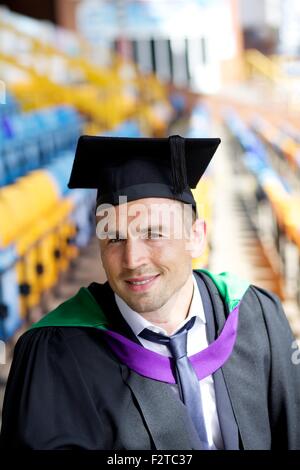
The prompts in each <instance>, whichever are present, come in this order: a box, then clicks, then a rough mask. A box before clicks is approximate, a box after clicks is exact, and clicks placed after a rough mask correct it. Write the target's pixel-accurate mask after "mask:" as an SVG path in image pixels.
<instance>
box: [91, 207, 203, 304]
mask: <svg viewBox="0 0 300 470" xmlns="http://www.w3.org/2000/svg"><path fill="white" fill-rule="evenodd" d="M96 222H97V236H98V238H99V243H100V252H101V259H102V263H103V267H104V270H105V272H106V275H107V279H108V281H109V284H110V286H111V288H112V289H113V290H114V292H115V293H117V294H118V295H119V296H120V297H121V298H122V299H123V300H124V301H125V302H126V303H127V304H128V305H129V306H130V307H131V308H132V309H133V310H135V311H137V312H139V313H143V312H153V311H156V310H158V309H160V308H161V307H162V306H163V305H164V304H165V303H166V302H168V301H169V300H170V298H171V297H172V296H174V295H176V293H177V292H178V291H179V290H180V289H181V288H182V286H183V285H184V284H185V283H186V282H187V280H188V278H189V277H190V276H191V274H192V259H193V258H195V257H198V256H200V255H201V253H202V251H203V248H204V243H205V230H206V228H205V222H204V221H201V220H200V219H197V218H196V217H195V213H194V211H193V210H192V207H191V206H188V205H187V204H183V203H182V202H180V201H175V200H171V199H166V198H144V199H139V200H136V201H131V202H129V203H127V204H120V205H118V206H111V207H110V208H106V209H105V207H102V208H101V206H99V209H98V211H97V219H96Z"/></svg>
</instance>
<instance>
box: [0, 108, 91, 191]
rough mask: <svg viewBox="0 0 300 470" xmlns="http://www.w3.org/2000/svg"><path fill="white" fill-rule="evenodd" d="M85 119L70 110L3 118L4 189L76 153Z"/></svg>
mask: <svg viewBox="0 0 300 470" xmlns="http://www.w3.org/2000/svg"><path fill="white" fill-rule="evenodd" d="M82 124H83V121H82V118H81V117H80V115H79V113H78V112H77V111H76V110H75V109H74V108H72V107H70V106H57V107H50V108H42V109H40V110H38V111H32V112H27V113H13V114H12V115H10V114H7V115H6V114H5V115H4V116H2V117H1V118H0V186H5V185H7V184H10V183H12V182H14V181H15V180H16V179H17V178H18V177H20V176H22V175H24V174H26V173H27V172H28V171H31V170H33V169H36V168H40V167H41V166H43V165H45V164H47V163H48V162H49V161H51V160H52V159H53V158H59V154H60V152H61V151H64V150H67V149H74V146H75V144H76V141H77V138H78V136H79V135H80V133H81V129H82Z"/></svg>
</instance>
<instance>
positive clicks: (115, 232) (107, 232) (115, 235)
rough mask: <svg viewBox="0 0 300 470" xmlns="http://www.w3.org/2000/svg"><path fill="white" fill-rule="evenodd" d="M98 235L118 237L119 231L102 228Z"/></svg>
mask: <svg viewBox="0 0 300 470" xmlns="http://www.w3.org/2000/svg"><path fill="white" fill-rule="evenodd" d="M100 236H103V237H104V236H105V238H119V237H120V233H119V231H118V230H109V231H106V230H102V231H101V232H100ZM123 238H124V237H123Z"/></svg>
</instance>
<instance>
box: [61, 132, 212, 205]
mask: <svg viewBox="0 0 300 470" xmlns="http://www.w3.org/2000/svg"><path fill="white" fill-rule="evenodd" d="M220 142H221V140H220V139H218V138H215V139H210V138H207V139H203V138H201V139H200V138H199V139H195V138H191V139H190V138H183V137H180V136H178V135H174V136H170V137H168V138H131V137H98V136H81V137H80V138H79V140H78V143H77V148H76V154H75V159H74V163H73V168H72V172H71V176H70V181H69V183H68V187H69V188H97V189H98V193H97V205H99V204H102V203H109V204H112V205H118V204H119V196H127V201H128V202H130V201H134V200H136V199H143V198H146V197H163V198H169V199H176V200H179V201H182V202H185V203H190V204H193V206H194V207H195V206H196V203H195V200H194V197H193V195H192V192H191V190H190V188H195V187H196V186H197V184H198V181H199V180H200V178H201V176H202V175H203V173H204V172H205V170H206V168H207V166H208V164H209V162H210V160H211V158H212V156H213V155H214V153H215V151H216V149H217V147H218V145H219V143H220Z"/></svg>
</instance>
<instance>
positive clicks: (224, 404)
mask: <svg viewBox="0 0 300 470" xmlns="http://www.w3.org/2000/svg"><path fill="white" fill-rule="evenodd" d="M202 276H203V277H202ZM202 276H201V275H196V280H197V284H198V288H199V290H200V293H201V299H202V302H203V308H204V312H205V317H206V332H207V340H208V343H211V342H212V341H214V340H215V338H216V324H215V320H216V319H217V318H218V317H220V315H222V316H223V318H224V321H223V323H224V322H225V319H226V317H225V307H224V305H223V303H222V302H221V300H219V302H216V300H215V299H217V298H218V293H217V292H216V293H214V294H216V295H214V296H212V298H211V296H210V291H209V288H208V286H207V284H206V282H205V281H207V280H209V277H208V276H205V274H202ZM213 287H214V288H215V286H213ZM216 310H218V314H217V315H214V312H216ZM222 326H223V325H222ZM222 326H220V327H219V328H218V327H217V330H218V334H219V333H220V331H221V329H222ZM213 379H214V385H215V396H216V404H217V412H218V418H219V424H220V428H221V433H222V437H223V442H224V448H225V449H226V450H238V449H239V432H238V426H237V423H236V419H235V416H234V413H233V409H232V405H231V401H230V397H229V394H228V390H227V387H226V383H225V379H224V375H223V371H222V368H220V369H218V370H217V371H216V372H214V374H213Z"/></svg>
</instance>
